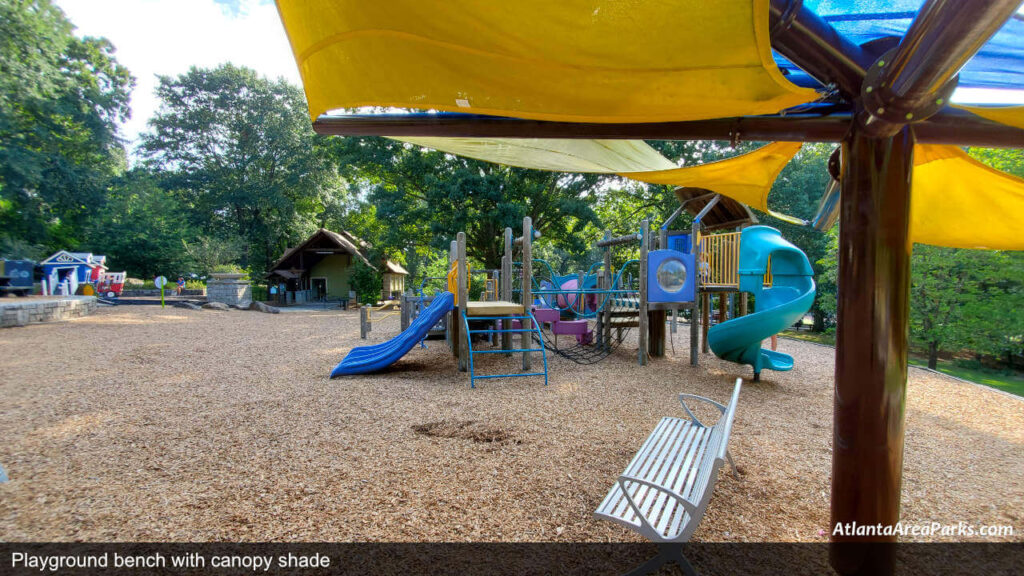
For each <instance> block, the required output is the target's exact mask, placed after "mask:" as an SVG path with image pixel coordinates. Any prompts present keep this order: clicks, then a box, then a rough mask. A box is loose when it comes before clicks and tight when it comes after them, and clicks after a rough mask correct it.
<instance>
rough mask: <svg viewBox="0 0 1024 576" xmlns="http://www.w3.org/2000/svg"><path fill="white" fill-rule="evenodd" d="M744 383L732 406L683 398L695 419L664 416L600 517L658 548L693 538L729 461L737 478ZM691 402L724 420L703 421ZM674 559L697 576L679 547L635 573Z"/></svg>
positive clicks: (599, 512)
mask: <svg viewBox="0 0 1024 576" xmlns="http://www.w3.org/2000/svg"><path fill="white" fill-rule="evenodd" d="M741 385H742V380H741V379H737V380H736V387H735V389H734V390H733V393H732V398H731V399H730V400H729V404H728V406H723V405H722V404H719V403H718V402H715V401H713V400H709V399H707V398H704V397H701V396H694V395H692V394H680V395H679V402H680V403H681V404H682V405H683V411H685V412H686V415H687V416H688V417H689V418H688V419H687V418H672V417H666V418H662V420H661V422H659V423H658V426H657V427H655V429H654V431H653V432H651V434H650V436H648V437H647V440H646V441H645V442H644V444H643V446H642V447H641V448H640V451H639V452H637V454H636V456H634V457H633V461H632V462H630V463H629V466H627V467H626V470H625V471H624V472H623V473H622V475H621V476H619V479H618V481H617V482H616V483H615V485H614V486H613V487H612V489H611V490H610V491H609V492H608V495H607V496H605V498H604V501H603V502H601V505H600V506H598V508H597V511H595V512H594V515H595V516H597V517H598V518H605V519H608V520H611V521H612V522H618V523H619V524H622V525H623V526H626V527H628V528H631V529H633V530H636V531H637V532H639V533H640V534H641V535H642V536H644V537H645V538H647V539H648V540H651V541H653V542H656V543H658V544H678V543H682V542H686V541H687V540H689V539H690V536H691V535H692V534H693V532H694V531H695V530H696V529H697V526H698V525H699V524H700V520H701V517H703V516H704V510H705V509H706V508H707V506H708V502H710V500H711V492H712V490H713V489H714V487H715V481H716V480H717V479H718V471H719V469H720V468H721V467H722V466H723V464H724V462H725V461H726V460H728V461H729V464H730V466H732V472H733V476H736V466H735V464H733V461H732V457H731V456H730V455H729V452H728V449H727V448H728V444H729V433H730V432H731V430H732V423H733V418H734V417H735V414H736V401H737V400H738V399H739V395H740V387H741ZM688 400H697V401H700V402H706V403H708V404H711V405H712V406H714V407H715V408H717V409H718V410H719V411H720V412H721V416H720V417H719V418H718V421H717V422H715V423H714V424H711V425H708V424H707V423H705V422H701V421H700V420H699V419H698V418H697V416H695V415H694V413H693V412H692V411H691V410H690V406H688V405H687V404H686V402H687V401H688ZM736 477H737V478H738V476H736ZM669 561H676V562H678V563H679V565H680V566H681V567H682V568H683V571H684V572H686V573H687V574H694V573H695V572H694V571H693V568H692V567H691V566H690V564H689V563H688V562H687V561H686V559H685V558H683V556H682V551H681V547H679V546H674V547H668V546H663V547H661V554H659V556H658V557H656V558H653V559H652V560H651V561H649V562H647V563H646V564H644V565H643V566H640V567H639V568H637V570H635V571H634V572H633V573H634V574H646V573H648V572H651V571H653V570H655V569H657V568H658V567H659V566H661V565H662V564H664V563H666V562H669Z"/></svg>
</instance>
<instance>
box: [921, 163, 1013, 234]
mask: <svg viewBox="0 0 1024 576" xmlns="http://www.w3.org/2000/svg"><path fill="white" fill-rule="evenodd" d="M1022 223H1024V180H1021V179H1020V178H1017V177H1015V176H1011V175H1009V174H1006V173H1004V172H1000V171H999V170H996V169H994V168H990V167H988V166H986V165H984V164H982V163H981V162H978V161H977V160H975V159H974V158H971V157H970V156H968V155H967V153H966V152H964V151H963V150H961V149H960V148H958V147H956V146H941V145H926V144H918V145H917V146H915V147H914V174H913V187H912V189H911V193H910V237H911V239H913V241H914V242H920V243H922V244H933V245H935V246H948V247H951V248H981V249H985V248H987V249H991V250H1022V249H1024V234H1022V233H1021V224H1022Z"/></svg>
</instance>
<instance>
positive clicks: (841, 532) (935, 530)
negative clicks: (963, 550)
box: [832, 522, 1013, 537]
mask: <svg viewBox="0 0 1024 576" xmlns="http://www.w3.org/2000/svg"><path fill="white" fill-rule="evenodd" d="M832 535H833V536H867V537H871V536H902V537H907V536H909V537H914V536H987V537H1005V536H1013V526H1000V525H993V526H976V525H974V524H968V523H967V522H957V523H956V524H942V523H941V522H927V523H921V524H904V523H903V522H897V523H896V524H858V523H856V522H846V523H843V522H836V525H835V527H834V528H832Z"/></svg>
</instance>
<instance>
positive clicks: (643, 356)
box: [637, 218, 651, 366]
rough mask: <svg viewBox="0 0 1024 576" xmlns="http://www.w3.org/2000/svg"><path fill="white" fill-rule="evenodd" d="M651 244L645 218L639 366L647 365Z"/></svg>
mask: <svg viewBox="0 0 1024 576" xmlns="http://www.w3.org/2000/svg"><path fill="white" fill-rule="evenodd" d="M650 246H651V221H650V220H647V219H646V218H645V219H644V221H643V222H642V223H641V224H640V318H639V322H638V324H639V334H637V340H638V341H639V344H640V346H639V350H637V361H638V362H639V363H640V365H641V366H646V365H647V349H648V339H649V337H650V334H648V333H647V331H648V329H649V328H648V325H649V322H648V318H647V253H648V252H649V250H650Z"/></svg>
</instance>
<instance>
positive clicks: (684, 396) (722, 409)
mask: <svg viewBox="0 0 1024 576" xmlns="http://www.w3.org/2000/svg"><path fill="white" fill-rule="evenodd" d="M687 400H699V401H701V402H707V403H708V404H711V405H712V406H714V407H715V408H718V411H719V412H721V413H722V414H725V406H724V405H722V404H719V403H718V402H715V401H714V400H712V399H710V398H705V397H703V396H697V395H696V394H680V395H679V403H680V404H682V405H683V410H684V411H685V412H686V415H687V416H689V417H690V420H692V421H693V422H694V423H695V424H696V425H698V426H702V427H705V424H704V423H703V422H701V421H700V420H698V419H697V416H696V415H695V414H694V413H693V412H692V411H691V410H690V407H689V406H687V405H686V401H687Z"/></svg>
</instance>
